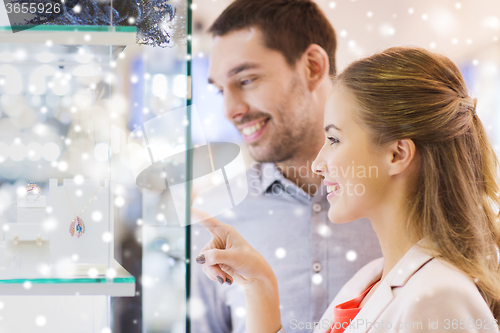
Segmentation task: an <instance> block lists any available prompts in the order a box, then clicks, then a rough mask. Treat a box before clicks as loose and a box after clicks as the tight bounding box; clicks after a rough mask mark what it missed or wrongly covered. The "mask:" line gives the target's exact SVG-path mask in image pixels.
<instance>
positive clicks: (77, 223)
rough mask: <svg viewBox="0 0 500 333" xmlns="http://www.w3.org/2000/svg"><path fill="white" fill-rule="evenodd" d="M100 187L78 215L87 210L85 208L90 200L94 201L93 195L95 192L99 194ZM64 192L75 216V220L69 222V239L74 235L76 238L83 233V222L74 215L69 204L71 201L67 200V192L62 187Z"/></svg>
mask: <svg viewBox="0 0 500 333" xmlns="http://www.w3.org/2000/svg"><path fill="white" fill-rule="evenodd" d="M100 188H101V186H99V187H98V188H97V191H95V193H94V195H93V196H92V197H91V198H90V200H89V202H87V204H86V205H85V207H83V209H82V211H81V212H80V215H82V214H83V212H84V211H85V209H87V206H88V205H89V204H90V202H91V201H92V199H94V197H95V195H96V194H97V192H99V190H100ZM64 191H65V192H66V196H67V197H68V201H69V204H70V205H71V209H72V210H73V213H74V214H75V216H76V217H75V218H74V219H73V220H72V221H71V224H70V226H69V233H70V234H71V237H73V236H74V235H75V234H76V236H77V237H78V238H80V236H81V235H82V234H83V233H84V232H85V224H84V223H83V220H82V219H81V218H80V217H79V216H78V215H77V214H76V211H75V208H74V207H73V203H71V199H70V198H69V194H68V191H67V190H66V187H64Z"/></svg>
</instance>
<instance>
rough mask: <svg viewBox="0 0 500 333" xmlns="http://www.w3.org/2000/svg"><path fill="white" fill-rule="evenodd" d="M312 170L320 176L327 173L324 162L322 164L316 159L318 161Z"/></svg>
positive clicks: (315, 161)
mask: <svg viewBox="0 0 500 333" xmlns="http://www.w3.org/2000/svg"><path fill="white" fill-rule="evenodd" d="M311 169H312V172H314V173H316V174H318V175H323V173H324V172H325V171H326V165H325V163H324V162H320V161H318V159H317V158H316V160H314V162H313V164H312V166H311Z"/></svg>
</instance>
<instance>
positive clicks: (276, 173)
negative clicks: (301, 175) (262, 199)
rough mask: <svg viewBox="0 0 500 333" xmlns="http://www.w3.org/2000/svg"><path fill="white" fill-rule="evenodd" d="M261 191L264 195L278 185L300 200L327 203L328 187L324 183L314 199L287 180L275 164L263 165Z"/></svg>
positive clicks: (261, 165)
mask: <svg viewBox="0 0 500 333" xmlns="http://www.w3.org/2000/svg"><path fill="white" fill-rule="evenodd" d="M260 172H261V190H262V193H266V192H267V191H270V190H272V186H273V184H275V183H277V184H279V185H280V186H281V187H282V188H286V189H287V190H288V191H287V192H288V193H289V194H290V195H292V196H294V197H296V198H298V199H299V200H301V201H303V200H305V201H308V202H311V201H312V202H319V201H323V200H324V201H326V187H325V185H324V184H323V182H322V183H321V185H320V188H319V191H318V193H316V194H315V195H314V196H313V197H311V196H310V195H309V194H307V193H306V192H305V191H303V190H302V189H300V188H299V187H298V186H297V185H296V184H295V183H294V182H292V181H291V180H289V179H287V178H286V177H285V176H283V174H282V173H281V171H280V170H279V169H278V168H277V167H276V165H275V164H274V163H261V164H260Z"/></svg>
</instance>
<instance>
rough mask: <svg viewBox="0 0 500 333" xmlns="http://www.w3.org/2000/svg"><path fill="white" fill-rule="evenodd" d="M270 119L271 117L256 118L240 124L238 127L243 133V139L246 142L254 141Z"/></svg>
mask: <svg viewBox="0 0 500 333" xmlns="http://www.w3.org/2000/svg"><path fill="white" fill-rule="evenodd" d="M268 121H269V118H264V119H259V120H254V121H252V122H249V123H246V124H245V125H242V126H239V127H238V129H239V130H240V132H241V133H242V134H243V139H244V140H245V141H246V142H253V141H256V140H257V139H258V138H259V137H260V136H261V134H262V133H263V131H264V129H265V127H266V125H267V123H268Z"/></svg>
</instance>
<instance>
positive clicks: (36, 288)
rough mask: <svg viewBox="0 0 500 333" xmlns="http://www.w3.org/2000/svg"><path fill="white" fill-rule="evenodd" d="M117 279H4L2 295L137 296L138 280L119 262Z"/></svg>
mask: <svg viewBox="0 0 500 333" xmlns="http://www.w3.org/2000/svg"><path fill="white" fill-rule="evenodd" d="M114 269H115V271H116V276H115V277H114V278H107V277H106V276H105V275H98V276H97V277H95V278H90V277H89V276H88V274H87V275H86V276H83V275H80V274H78V275H74V276H73V277H69V278H63V279H61V278H43V279H19V278H16V279H1V280H0V295H24V296H27V295H72V296H75V295H107V296H113V297H127V296H130V297H132V296H135V277H134V276H132V275H130V273H129V272H127V271H126V270H125V269H124V268H123V267H122V266H121V265H120V264H119V263H118V262H116V260H115V262H114Z"/></svg>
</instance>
